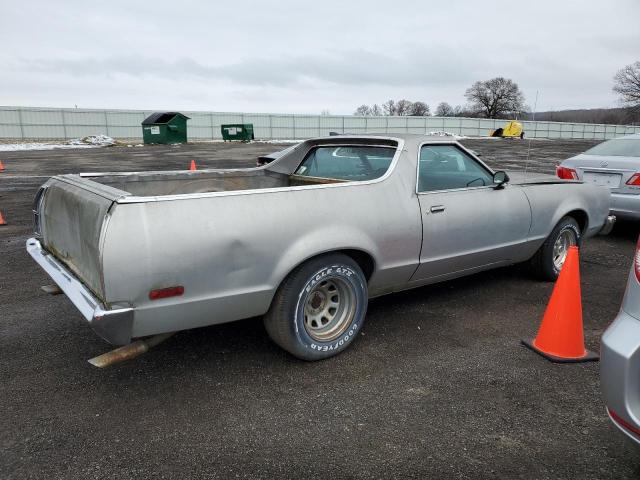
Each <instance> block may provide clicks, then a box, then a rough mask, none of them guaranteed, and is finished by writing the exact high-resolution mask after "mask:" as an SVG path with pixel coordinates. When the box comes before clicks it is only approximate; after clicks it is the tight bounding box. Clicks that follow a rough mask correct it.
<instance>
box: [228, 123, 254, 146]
mask: <svg viewBox="0 0 640 480" xmlns="http://www.w3.org/2000/svg"><path fill="white" fill-rule="evenodd" d="M220 131H221V132H222V139H223V140H224V141H225V142H226V141H227V140H240V141H242V142H248V141H250V140H253V138H254V137H253V123H233V124H228V125H220Z"/></svg>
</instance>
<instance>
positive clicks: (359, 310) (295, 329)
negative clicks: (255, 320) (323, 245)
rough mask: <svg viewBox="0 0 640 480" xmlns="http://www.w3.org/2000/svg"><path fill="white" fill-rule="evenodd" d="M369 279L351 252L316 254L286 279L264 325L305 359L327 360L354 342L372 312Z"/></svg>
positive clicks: (284, 345)
mask: <svg viewBox="0 0 640 480" xmlns="http://www.w3.org/2000/svg"><path fill="white" fill-rule="evenodd" d="M367 303H368V294H367V280H366V278H365V276H364V274H363V273H362V270H361V269H360V267H359V266H358V264H357V263H356V262H355V261H354V260H353V259H352V258H351V257H349V256H347V255H344V254H340V253H334V254H326V255H322V256H319V257H316V258H313V259H311V260H309V261H307V262H305V263H304V264H302V265H300V266H299V267H297V268H296V269H295V270H293V271H292V272H291V273H290V274H289V275H288V276H287V278H285V280H284V281H283V282H282V284H281V285H280V287H279V288H278V291H277V292H276V294H275V296H274V299H273V301H272V303H271V307H270V309H269V311H268V312H267V314H266V315H265V317H264V325H265V327H266V329H267V332H268V333H269V336H270V337H271V339H272V340H273V341H274V342H275V343H276V344H278V345H279V346H280V347H282V348H283V349H285V350H286V351H288V352H289V353H291V354H292V355H294V356H296V357H298V358H300V359H302V360H310V361H313V360H322V359H325V358H329V357H332V356H334V355H337V354H338V353H340V352H342V351H343V350H345V349H346V348H348V347H349V345H351V343H352V342H353V341H354V340H355V338H356V336H357V334H358V332H359V331H360V329H361V328H362V323H363V322H364V318H365V315H366V313H367Z"/></svg>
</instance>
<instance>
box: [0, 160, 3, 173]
mask: <svg viewBox="0 0 640 480" xmlns="http://www.w3.org/2000/svg"><path fill="white" fill-rule="evenodd" d="M0 172H4V165H3V164H2V160H0Z"/></svg>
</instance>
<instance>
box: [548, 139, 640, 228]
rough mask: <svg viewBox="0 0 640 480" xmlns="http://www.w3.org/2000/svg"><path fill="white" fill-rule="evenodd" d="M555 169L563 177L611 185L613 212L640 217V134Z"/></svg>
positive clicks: (602, 146)
mask: <svg viewBox="0 0 640 480" xmlns="http://www.w3.org/2000/svg"><path fill="white" fill-rule="evenodd" d="M556 172H557V174H558V177H560V178H562V179H566V180H583V181H585V182H587V183H593V184H595V185H601V186H605V187H608V188H610V189H611V213H612V214H613V215H615V216H616V217H617V218H620V219H631V220H638V219H640V133H636V134H634V135H627V136H624V137H619V138H614V139H612V140H608V141H606V142H603V143H601V144H599V145H596V146H595V147H593V148H591V149H590V150H587V151H586V152H584V153H581V154H579V155H576V156H575V157H571V158H569V159H567V160H565V161H564V162H562V163H561V164H560V165H558V168H557V170H556Z"/></svg>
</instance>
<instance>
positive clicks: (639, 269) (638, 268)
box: [633, 237, 640, 282]
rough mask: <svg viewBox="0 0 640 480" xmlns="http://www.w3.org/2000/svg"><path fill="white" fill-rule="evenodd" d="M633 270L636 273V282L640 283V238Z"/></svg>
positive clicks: (639, 238)
mask: <svg viewBox="0 0 640 480" xmlns="http://www.w3.org/2000/svg"><path fill="white" fill-rule="evenodd" d="M633 269H634V270H635V272H636V280H638V282H640V237H638V244H637V245H636V254H635V256H634V259H633Z"/></svg>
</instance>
